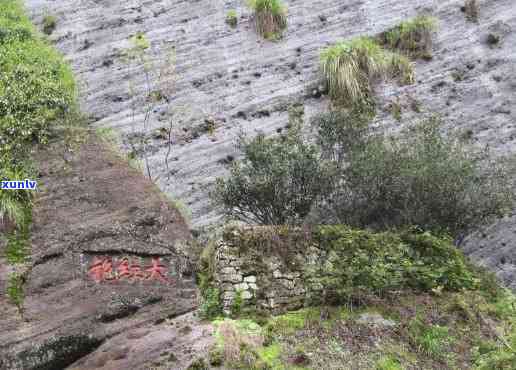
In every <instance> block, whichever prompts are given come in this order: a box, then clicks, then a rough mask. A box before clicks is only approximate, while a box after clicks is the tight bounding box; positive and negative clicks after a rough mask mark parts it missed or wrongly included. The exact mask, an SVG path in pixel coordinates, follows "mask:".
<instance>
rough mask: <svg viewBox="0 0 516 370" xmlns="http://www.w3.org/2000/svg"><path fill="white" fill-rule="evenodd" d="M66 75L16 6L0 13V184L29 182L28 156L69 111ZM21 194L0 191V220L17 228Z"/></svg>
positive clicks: (8, 1)
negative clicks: (8, 221)
mask: <svg viewBox="0 0 516 370" xmlns="http://www.w3.org/2000/svg"><path fill="white" fill-rule="evenodd" d="M75 97H76V94H75V85H74V81H73V77H72V73H71V71H70V69H69V68H68V66H67V65H66V64H65V63H64V61H63V59H62V57H61V55H59V53H57V52H56V51H55V50H54V49H53V48H52V47H51V46H50V45H49V44H47V43H46V42H45V41H43V39H42V38H40V37H39V35H38V34H37V32H36V31H35V29H34V27H33V26H32V25H31V23H30V21H29V19H28V18H27V17H26V16H25V15H24V12H23V7H22V5H21V2H20V1H18V0H5V1H3V2H2V7H1V8H0V178H1V179H4V178H8V179H16V180H21V179H25V178H28V177H29V174H30V164H29V165H28V163H30V162H29V160H28V159H29V154H30V153H29V151H30V149H31V147H32V145H33V144H34V143H45V142H46V141H47V139H48V137H49V134H50V131H51V127H52V125H53V124H55V122H56V121H58V120H60V119H64V117H65V116H66V115H67V114H69V113H70V112H71V111H72V110H73V109H74V107H75ZM30 201H31V195H30V193H28V192H26V191H5V190H4V191H1V190H0V217H1V218H3V219H4V220H5V219H8V220H10V221H11V222H14V223H16V224H19V225H20V224H23V223H24V222H25V219H26V217H25V216H26V215H27V214H28V213H30V212H29V211H27V210H30Z"/></svg>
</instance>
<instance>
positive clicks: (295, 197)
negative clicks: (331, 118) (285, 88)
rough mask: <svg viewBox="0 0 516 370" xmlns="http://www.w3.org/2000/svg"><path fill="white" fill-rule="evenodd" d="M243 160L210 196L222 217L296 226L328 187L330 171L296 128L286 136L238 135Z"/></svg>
mask: <svg viewBox="0 0 516 370" xmlns="http://www.w3.org/2000/svg"><path fill="white" fill-rule="evenodd" d="M239 146H240V148H241V149H242V151H243V153H244V158H243V159H242V160H241V161H237V162H235V163H234V164H233V167H232V168H231V173H230V176H229V178H227V179H218V180H217V184H216V188H215V191H214V192H213V197H214V199H215V201H216V202H217V203H218V204H219V205H221V206H223V208H224V210H225V213H226V215H228V216H230V217H235V218H237V219H240V220H242V221H246V222H252V223H259V224H266V225H280V224H299V223H301V222H302V221H303V219H304V218H305V217H306V216H307V215H308V213H309V212H310V210H311V209H312V207H313V206H314V204H316V203H317V202H318V201H319V200H320V199H321V198H322V197H323V195H324V194H325V193H327V192H328V191H329V189H330V187H331V185H330V181H329V179H330V175H329V173H330V169H329V167H328V166H326V165H325V164H324V162H322V161H321V159H320V155H319V151H318V150H317V148H316V146H315V145H312V144H306V143H304V142H303V139H302V136H301V132H300V129H299V127H298V126H297V125H296V126H294V127H292V128H291V129H290V130H289V131H288V133H287V134H286V135H282V136H279V137H274V138H266V137H265V135H263V134H259V135H258V136H257V137H255V138H254V139H252V140H250V141H246V140H245V139H243V138H241V139H240V142H239Z"/></svg>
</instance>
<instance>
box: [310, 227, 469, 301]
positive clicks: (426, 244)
mask: <svg viewBox="0 0 516 370" xmlns="http://www.w3.org/2000/svg"><path fill="white" fill-rule="evenodd" d="M313 240H314V242H315V243H316V245H317V246H318V247H319V248H322V249H323V250H325V251H326V253H327V254H326V259H325V262H324V263H323V264H322V265H320V266H317V267H315V268H313V267H307V276H308V282H309V286H310V287H311V289H315V290H314V291H313V292H315V294H312V298H311V299H312V300H314V301H315V302H314V303H317V302H316V301H317V300H318V299H323V300H325V301H326V302H319V303H338V302H345V301H346V300H350V299H351V300H355V299H360V297H361V296H362V295H365V296H367V295H381V294H383V293H384V292H388V291H395V290H403V289H407V288H412V289H415V290H418V291H431V290H432V289H434V288H439V289H447V290H460V289H463V288H474V287H475V286H476V283H477V282H476V280H475V279H474V275H473V274H472V273H471V272H470V271H469V269H468V267H467V265H466V263H465V260H464V257H463V256H462V254H461V253H460V252H459V251H458V250H457V249H456V248H455V247H454V246H453V244H452V242H451V240H450V239H449V238H446V237H436V236H433V235H431V234H430V233H428V232H425V233H421V232H417V231H414V230H411V231H405V232H401V233H393V232H384V233H371V232H368V231H364V230H356V229H352V228H349V227H347V226H342V225H335V226H321V227H318V228H316V230H315V231H314V233H313ZM318 287H319V288H320V287H322V289H323V291H322V293H321V292H319V293H318V289H319V288H318Z"/></svg>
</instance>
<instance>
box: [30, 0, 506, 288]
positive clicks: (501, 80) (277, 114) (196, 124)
mask: <svg viewBox="0 0 516 370" xmlns="http://www.w3.org/2000/svg"><path fill="white" fill-rule="evenodd" d="M285 2H286V4H287V5H288V24H289V27H288V30H287V31H286V33H285V34H284V38H283V39H282V40H280V41H277V42H269V41H264V40H262V39H261V38H260V37H259V36H257V35H256V32H255V31H254V30H253V26H252V22H251V19H250V12H249V10H248V9H247V8H246V7H245V5H244V2H240V1H220V0H219V1H213V0H197V1H180V0H147V1H145V0H128V1H118V0H61V1H52V0H27V1H26V3H27V5H28V8H29V10H30V11H31V13H32V15H33V18H34V19H35V22H36V23H38V22H40V21H41V19H42V17H43V15H44V14H52V15H55V16H56V18H57V28H56V30H55V31H54V33H53V34H52V35H51V36H50V38H51V40H53V41H54V42H55V43H56V45H57V47H58V48H59V49H60V50H61V51H62V52H63V53H64V54H65V55H66V56H67V58H68V59H69V60H70V62H71V64H72V66H73V68H74V70H75V72H76V74H77V77H78V79H79V81H80V83H81V101H82V108H83V110H84V111H85V112H87V113H88V114H90V115H91V117H92V118H93V120H94V125H95V126H97V127H110V128H113V129H115V130H116V132H118V133H119V134H120V135H121V136H122V138H123V142H124V143H126V144H125V149H127V148H128V146H127V143H128V142H129V140H130V138H131V137H135V136H136V137H137V136H138V135H140V136H141V135H144V136H146V137H148V140H149V141H150V143H151V145H150V146H148V147H147V154H148V158H149V163H150V167H151V172H152V174H153V175H154V176H155V177H158V176H159V179H158V180H157V182H158V185H159V187H160V188H161V189H162V190H163V191H165V192H166V193H168V194H170V195H171V196H172V197H174V198H177V199H180V200H182V201H183V202H184V203H185V204H186V205H187V207H188V208H189V209H191V211H192V223H193V225H194V226H196V227H199V226H204V225H209V224H212V223H213V222H216V221H217V220H218V215H217V212H216V211H215V210H213V208H212V207H211V206H210V204H209V198H208V192H209V189H210V185H211V184H212V183H213V181H214V179H215V178H216V177H218V176H221V175H224V174H225V173H227V163H228V162H230V161H231V160H232V159H233V158H234V157H236V156H238V153H237V152H236V149H235V147H234V141H235V138H236V136H237V135H238V133H239V132H241V131H243V132H245V133H247V134H252V133H253V132H255V131H257V130H261V131H264V132H266V133H274V132H275V131H276V130H278V129H280V128H282V127H284V126H285V125H286V123H287V107H288V105H289V104H291V103H302V104H304V106H305V112H306V119H309V117H310V116H311V115H313V114H314V113H316V112H319V111H321V110H323V109H325V108H326V107H327V104H328V101H327V99H326V98H324V97H320V96H319V94H312V89H311V86H313V85H314V84H315V85H317V83H318V81H319V69H318V56H319V51H320V49H321V48H322V47H324V46H326V45H328V44H331V43H333V42H335V41H337V40H340V39H346V38H350V37H353V36H358V35H364V34H368V35H374V34H377V33H379V32H382V31H384V30H386V29H387V28H390V27H392V26H394V25H396V24H397V23H399V22H400V21H402V20H404V19H406V18H409V17H412V16H415V15H417V14H420V13H426V14H431V15H433V16H435V17H437V19H438V20H439V30H438V31H437V32H436V33H435V45H434V57H433V59H432V60H430V61H418V62H417V65H416V72H417V78H416V83H415V84H413V85H411V86H405V87H399V86H396V85H392V84H384V85H382V86H378V88H377V97H378V103H379V104H378V106H379V108H380V109H379V112H378V116H377V119H376V122H375V123H376V125H378V127H380V128H381V129H385V130H395V129H396V128H397V127H399V126H400V125H406V124H410V123H411V122H414V121H415V120H417V119H419V118H422V117H424V116H426V115H429V114H433V113H436V112H437V113H440V114H441V115H443V117H444V118H445V121H446V129H448V130H461V131H464V132H465V133H466V134H467V135H468V136H469V137H471V138H472V140H473V142H475V143H477V144H478V145H489V146H490V147H491V148H492V149H493V150H494V151H495V153H497V154H509V153H514V151H515V150H516V146H515V143H516V126H515V125H514V122H515V119H516V108H515V107H516V73H515V72H516V47H515V45H516V33H515V30H516V6H515V5H514V1H513V0H484V1H480V19H479V22H478V23H475V22H471V21H468V20H467V19H466V17H465V14H464V12H463V11H461V6H462V5H464V1H462V0H414V1H405V0H374V1H373V0H318V1H303V0H295V1H294V0H286V1H285ZM229 9H236V10H237V12H238V14H239V24H238V26H237V27H236V28H231V27H230V26H229V25H227V24H225V22H224V19H225V17H226V13H227V11H228V10H229ZM138 32H143V33H144V34H145V35H146V38H147V39H148V40H149V42H150V44H151V48H150V49H149V53H150V54H151V55H152V56H153V58H152V59H153V61H155V62H160V61H164V60H165V57H166V56H167V55H169V52H171V51H173V53H174V55H175V72H174V75H173V76H172V77H167V78H166V79H165V81H164V82H165V85H166V86H167V87H169V88H170V89H169V90H170V91H168V92H167V94H166V96H165V97H164V99H162V101H161V103H160V104H157V105H156V107H154V108H153V110H152V112H151V116H150V121H149V125H148V127H147V128H144V125H143V121H144V119H143V113H144V111H145V105H146V103H145V102H144V101H143V95H144V91H145V73H144V67H142V66H139V67H137V66H136V67H135V66H134V65H133V66H132V67H127V64H125V63H124V61H123V54H124V50H127V48H128V47H129V46H130V43H129V38H130V37H131V36H132V35H135V34H137V33H138ZM489 35H492V36H494V38H493V37H492V36H491V37H490V36H489ZM495 39H499V41H498V42H497V43H493V42H492V41H493V40H495ZM489 40H490V41H491V43H490V42H489ZM158 64H159V63H158ZM167 101H168V102H167ZM393 101H396V102H398V103H399V104H400V105H401V107H402V117H401V122H398V121H396V120H395V119H394V118H393V117H392V116H391V114H390V112H389V109H388V107H389V105H390V104H391V103H392V102H393ZM414 106H418V107H420V109H412V108H413V107H414ZM132 107H137V108H136V115H134V114H133V113H135V110H134V109H133V108H132ZM415 110H416V111H418V112H416V111H415ZM171 121H172V122H173V125H174V130H175V131H174V135H172V146H171V152H170V156H169V166H168V168H167V166H166V165H165V161H164V158H165V156H166V153H167V151H168V145H167V138H166V137H165V138H164V137H163V135H159V134H156V133H155V131H154V130H159V129H160V128H161V127H168V126H169V124H170V122H171ZM140 154H141V153H140ZM495 228H498V226H496V227H495ZM499 228H501V229H503V230H509V229H511V228H512V229H514V223H513V222H510V221H507V222H505V221H504V222H503V223H501V224H500V226H499ZM474 240H475V239H474V238H471V239H470V240H469V241H468V242H467V243H466V245H467V246H466V250H467V251H473V250H477V249H478V246H479V244H478V243H477V242H475V241H474ZM504 240H505V239H504ZM504 243H505V244H506V247H504V249H498V245H497V244H496V243H495V242H494V239H493V242H492V243H488V245H486V247H485V248H484V249H483V250H482V252H481V253H479V252H478V253H477V252H476V253H474V254H473V255H474V256H475V257H476V258H478V259H480V260H481V261H483V262H485V263H486V264H488V265H490V266H491V267H494V268H495V269H498V264H499V263H498V262H499V261H500V259H502V258H503V259H504V261H505V262H504V271H506V270H507V269H509V270H511V269H514V266H515V264H516V252H515V248H514V243H515V238H514V235H513V233H512V232H511V234H510V235H509V236H508V237H507V238H506V241H504ZM492 256H496V259H497V260H498V262H496V263H495V262H492V261H491V262H489V263H488V262H486V261H485V259H486V258H492ZM508 266H511V267H510V268H509V267H508ZM511 271H512V270H511ZM508 276H509V277H507V278H506V280H507V282H508V283H509V284H511V281H512V282H513V281H514V280H515V276H514V274H513V273H510V274H509V275H508Z"/></svg>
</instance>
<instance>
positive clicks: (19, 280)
mask: <svg viewBox="0 0 516 370" xmlns="http://www.w3.org/2000/svg"><path fill="white" fill-rule="evenodd" d="M24 283H25V282H24V279H23V276H21V275H19V274H16V273H12V274H11V275H10V276H9V280H8V281H7V297H8V298H9V300H10V301H11V302H12V303H13V304H14V305H15V306H16V307H17V308H18V311H19V312H20V314H22V313H23V299H24V296H25V294H24Z"/></svg>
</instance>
